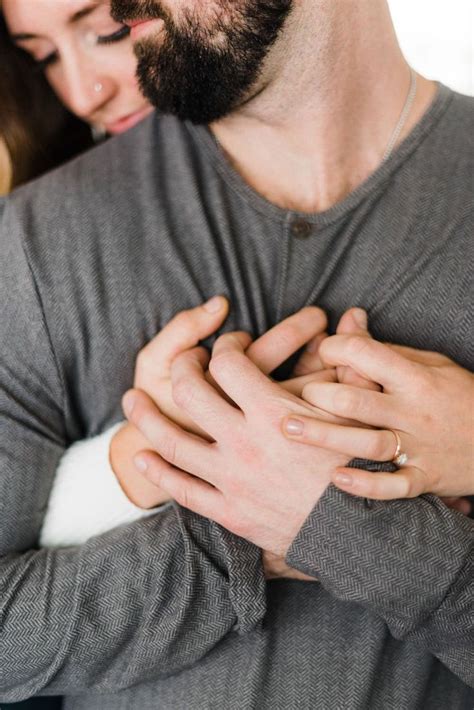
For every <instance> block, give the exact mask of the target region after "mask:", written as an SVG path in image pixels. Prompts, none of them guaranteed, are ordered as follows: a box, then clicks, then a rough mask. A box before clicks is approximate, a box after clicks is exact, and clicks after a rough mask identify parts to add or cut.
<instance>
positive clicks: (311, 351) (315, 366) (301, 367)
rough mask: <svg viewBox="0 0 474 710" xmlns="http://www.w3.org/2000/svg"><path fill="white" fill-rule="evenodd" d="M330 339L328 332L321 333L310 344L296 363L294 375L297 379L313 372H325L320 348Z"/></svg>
mask: <svg viewBox="0 0 474 710" xmlns="http://www.w3.org/2000/svg"><path fill="white" fill-rule="evenodd" d="M327 337H328V334H327V333H326V332H324V333H319V334H318V335H316V336H315V337H314V338H313V339H312V340H310V342H309V343H308V345H307V347H306V349H305V350H304V352H303V353H302V354H301V355H300V358H299V360H298V362H297V363H296V365H295V367H294V370H293V374H294V375H295V376H296V377H300V376H303V375H309V374H311V373H313V372H319V371H320V370H324V369H325V366H324V363H323V361H322V360H321V356H320V354H319V346H320V345H321V343H322V342H323V340H325V339H326V338H327Z"/></svg>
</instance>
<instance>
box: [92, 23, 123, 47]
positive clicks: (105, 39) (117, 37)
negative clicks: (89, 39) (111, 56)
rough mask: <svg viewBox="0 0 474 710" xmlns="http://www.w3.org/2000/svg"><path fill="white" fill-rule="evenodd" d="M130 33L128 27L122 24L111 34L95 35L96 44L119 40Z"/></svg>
mask: <svg viewBox="0 0 474 710" xmlns="http://www.w3.org/2000/svg"><path fill="white" fill-rule="evenodd" d="M129 34H130V27H128V26H127V25H124V26H123V27H121V28H120V29H119V30H117V31H116V32H113V33H112V34H111V35H102V36H100V35H99V36H98V37H97V44H110V43H112V42H120V40H121V39H125V37H128V35H129Z"/></svg>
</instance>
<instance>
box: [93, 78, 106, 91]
mask: <svg viewBox="0 0 474 710" xmlns="http://www.w3.org/2000/svg"><path fill="white" fill-rule="evenodd" d="M103 88H104V87H103V86H102V84H101V83H100V81H97V82H96V83H95V84H94V91H95V92H96V94H100V92H101V91H102V89H103Z"/></svg>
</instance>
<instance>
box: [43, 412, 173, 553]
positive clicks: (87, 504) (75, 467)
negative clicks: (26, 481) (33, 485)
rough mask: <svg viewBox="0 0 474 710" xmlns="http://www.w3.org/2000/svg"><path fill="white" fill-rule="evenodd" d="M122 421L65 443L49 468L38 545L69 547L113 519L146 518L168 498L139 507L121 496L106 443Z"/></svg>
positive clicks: (97, 532) (120, 521)
mask: <svg viewBox="0 0 474 710" xmlns="http://www.w3.org/2000/svg"><path fill="white" fill-rule="evenodd" d="M122 426H123V423H120V424H117V425H116V426H113V427H111V428H110V429H108V430H107V431H105V432H104V433H103V434H99V435H98V436H94V437H92V438H90V439H85V440H84V441H78V442H76V443H75V444H73V445H72V446H70V447H69V448H68V449H67V450H66V452H65V454H64V455H63V456H62V458H61V460H60V462H59V466H58V468H57V470H56V472H55V475H54V480H53V487H52V489H51V493H50V496H49V499H48V505H47V508H46V514H45V517H44V520H43V524H42V527H41V533H40V540H39V544H40V547H70V546H71V545H80V544H82V543H83V542H86V541H87V540H89V539H90V538H91V537H94V535H100V534H101V533H104V532H107V530H112V529H113V528H116V527H118V526H119V525H125V524H127V523H132V522H134V521H135V520H140V519H142V518H148V517H150V515H154V514H156V513H158V512H161V511H162V510H165V509H166V508H168V507H169V506H170V505H171V504H170V503H168V504H165V505H160V506H157V507H155V508H152V509H149V510H144V509H143V508H139V507H138V506H136V505H134V504H133V503H132V501H131V500H130V499H129V498H128V497H127V496H126V494H125V492H124V491H123V489H122V487H121V486H120V484H119V482H118V480H117V477H116V475H115V473H114V470H113V469H112V466H111V465H110V460H109V449H110V442H111V441H112V439H113V437H114V435H115V434H116V432H117V431H118V430H119V429H120V428H121V427H122Z"/></svg>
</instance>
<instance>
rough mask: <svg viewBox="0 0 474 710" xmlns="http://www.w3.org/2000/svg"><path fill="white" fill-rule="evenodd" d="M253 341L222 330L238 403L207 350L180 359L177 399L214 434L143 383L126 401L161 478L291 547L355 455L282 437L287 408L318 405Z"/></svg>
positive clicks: (247, 530) (201, 505)
mask: <svg viewBox="0 0 474 710" xmlns="http://www.w3.org/2000/svg"><path fill="white" fill-rule="evenodd" d="M246 347H247V342H246V338H245V337H244V336H242V334H240V335H224V336H221V338H219V339H218V340H217V342H216V344H215V346H214V350H213V356H212V360H211V362H210V364H209V369H210V372H211V374H212V376H213V378H214V380H215V381H216V383H217V385H218V386H219V387H220V388H221V389H222V390H223V392H224V393H225V394H226V396H227V397H228V398H230V400H231V402H232V403H230V402H229V401H227V400H226V399H225V398H224V397H223V396H221V395H220V394H219V393H218V392H217V391H216V390H215V389H214V388H213V387H212V386H211V385H210V384H209V382H207V380H206V378H205V371H206V368H207V366H208V355H207V353H206V351H205V350H204V349H202V348H195V349H193V350H191V351H189V352H187V353H184V354H182V355H180V356H178V357H177V358H176V359H175V361H174V363H173V365H172V383H173V397H174V400H175V402H176V404H177V405H178V406H179V407H180V408H181V409H183V410H184V411H185V412H186V414H187V415H188V416H189V417H190V418H191V419H192V420H193V421H194V422H195V423H196V424H197V425H198V426H199V427H201V428H202V429H204V430H205V431H206V432H207V434H208V435H209V437H211V438H212V442H210V441H206V440H204V439H202V438H200V437H198V436H196V435H194V434H191V433H188V432H184V431H183V430H182V429H181V428H180V427H178V426H176V425H175V424H174V423H172V422H171V421H170V420H169V419H168V418H166V417H165V416H163V415H162V414H161V412H159V410H158V409H157V407H156V405H155V404H154V402H153V401H152V400H151V398H150V397H148V396H146V395H145V394H144V393H143V392H140V391H139V390H133V391H131V392H129V393H127V395H126V396H125V398H124V410H125V412H126V415H127V417H128V418H129V420H130V421H132V422H133V424H134V425H135V426H137V428H139V429H140V431H141V432H142V434H143V435H144V436H145V438H146V439H147V440H148V441H149V442H150V444H151V446H152V448H153V451H146V452H142V453H140V454H139V455H138V456H137V457H136V458H135V462H136V464H137V467H138V468H139V469H140V470H142V471H143V472H144V473H145V472H146V475H147V477H148V478H149V479H150V480H151V481H153V482H154V483H155V484H156V485H158V486H160V487H161V488H163V489H164V490H166V491H167V492H168V494H169V495H170V496H171V497H172V498H174V499H175V500H176V501H177V502H178V503H179V504H180V505H183V506H185V507H188V508H190V509H191V510H194V511H195V512H197V513H199V514H200V515H203V516H205V517H208V518H211V519H212V520H215V521H216V522H218V523H220V524H221V525H223V526H224V527H226V528H227V529H229V530H231V531H232V532H234V533H236V534H237V535H240V536H242V537H245V538H246V539H248V540H250V541H251V542H253V543H254V544H256V545H257V546H259V547H261V548H262V549H263V550H266V551H268V552H272V553H274V554H275V555H277V556H282V555H284V554H285V553H286V551H287V549H288V547H289V546H290V544H291V542H292V541H293V539H294V537H295V536H296V534H297V532H298V531H299V529H300V527H301V525H302V524H303V522H304V520H305V519H306V517H307V516H308V515H309V513H310V511H311V510H312V508H313V507H314V505H315V504H316V502H317V501H318V500H319V498H320V497H321V495H322V493H323V492H324V491H325V489H326V487H327V485H328V483H329V481H330V478H331V472H332V471H333V470H334V469H335V468H337V467H338V466H343V465H345V464H346V463H347V456H346V455H344V454H338V453H336V452H330V451H326V450H323V449H321V450H320V451H315V449H314V448H313V447H310V446H299V445H296V444H295V443H294V442H291V441H287V440H285V439H284V438H283V437H282V436H281V431H280V426H281V419H282V417H284V416H285V415H289V414H293V415H304V414H311V413H312V411H313V409H312V407H310V406H309V405H306V404H304V403H303V402H302V401H301V400H299V399H298V398H297V397H295V396H294V395H292V394H291V393H288V392H286V391H285V390H284V389H283V388H282V387H281V386H280V385H279V384H277V383H275V382H272V381H271V380H270V379H269V378H268V377H266V376H265V375H264V374H263V373H262V372H261V371H260V370H259V369H258V367H257V366H256V365H255V364H254V363H252V362H251V360H250V359H249V358H248V357H247V355H246V354H245V348H246ZM155 452H156V453H155ZM190 474H191V475H190Z"/></svg>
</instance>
